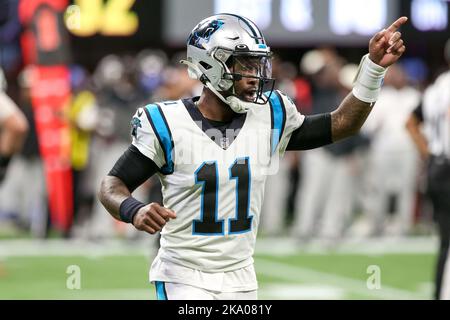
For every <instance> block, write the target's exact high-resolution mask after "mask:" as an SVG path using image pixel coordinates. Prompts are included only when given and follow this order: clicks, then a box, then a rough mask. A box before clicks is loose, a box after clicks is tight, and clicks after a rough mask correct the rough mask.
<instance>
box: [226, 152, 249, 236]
mask: <svg viewBox="0 0 450 320" xmlns="http://www.w3.org/2000/svg"><path fill="white" fill-rule="evenodd" d="M228 173H229V176H230V180H231V179H234V180H236V209H235V212H236V215H235V218H233V219H229V220H228V233H229V234H238V233H245V232H249V231H251V230H252V221H253V216H251V215H250V199H251V196H250V194H251V189H252V188H251V186H252V178H251V177H252V174H251V169H250V158H249V157H244V158H237V159H236V160H235V161H234V162H233V164H232V165H231V166H230V168H228Z"/></svg>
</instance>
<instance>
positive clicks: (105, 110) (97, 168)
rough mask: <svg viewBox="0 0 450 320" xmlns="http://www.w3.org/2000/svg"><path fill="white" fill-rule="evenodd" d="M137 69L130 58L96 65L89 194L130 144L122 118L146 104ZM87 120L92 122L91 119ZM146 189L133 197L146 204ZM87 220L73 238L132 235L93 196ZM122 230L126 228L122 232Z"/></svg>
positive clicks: (110, 57)
mask: <svg viewBox="0 0 450 320" xmlns="http://www.w3.org/2000/svg"><path fill="white" fill-rule="evenodd" d="M135 70H136V66H135V61H134V59H133V58H132V57H131V56H125V57H122V58H121V57H119V56H117V55H108V56H106V57H104V58H103V59H102V60H101V61H100V62H99V64H98V66H97V68H96V70H95V71H94V74H93V80H94V93H95V96H96V105H97V108H98V109H97V111H96V112H94V113H93V115H92V116H94V114H95V121H94V123H95V124H94V125H93V126H92V127H93V128H94V132H95V135H94V136H93V138H92V144H91V157H90V159H91V161H90V163H89V168H88V172H87V174H86V176H87V177H88V179H89V180H88V181H85V182H84V183H86V185H87V186H88V187H87V188H88V192H90V193H91V194H92V195H94V194H95V191H94V190H96V189H97V188H98V186H99V185H100V182H101V179H102V177H103V176H104V175H106V174H107V173H108V171H109V170H110V169H111V168H112V166H113V165H114V161H115V159H117V158H119V157H120V155H121V154H122V152H123V150H125V149H126V147H127V146H128V144H129V141H130V124H129V123H128V122H126V121H123V119H131V117H132V115H133V114H134V112H135V111H136V109H137V108H138V107H140V106H143V105H145V104H146V103H147V101H148V92H146V91H144V90H143V89H142V87H141V86H139V85H138V84H137V78H136V77H135V74H134V72H135ZM90 121H93V120H92V119H91V120H90ZM145 194H146V193H145V190H143V189H142V188H140V189H137V190H136V191H135V197H136V198H138V199H141V200H144V201H145ZM91 215H92V216H91V218H90V219H89V221H86V222H85V223H84V226H83V227H81V228H80V229H79V230H77V232H75V236H78V237H88V238H91V239H102V238H105V237H111V236H114V235H117V234H123V233H125V234H126V235H127V234H130V235H132V234H133V233H135V230H134V228H132V227H131V228H128V227H129V226H126V225H125V224H121V223H116V222H115V221H114V220H111V219H109V217H108V215H105V209H104V208H103V206H102V205H101V204H100V202H99V201H98V200H97V197H94V202H93V206H92V213H91ZM124 228H125V229H124Z"/></svg>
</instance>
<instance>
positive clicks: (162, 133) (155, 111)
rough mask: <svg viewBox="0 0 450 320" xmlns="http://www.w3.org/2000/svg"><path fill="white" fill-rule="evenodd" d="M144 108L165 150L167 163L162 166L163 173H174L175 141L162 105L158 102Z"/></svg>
mask: <svg viewBox="0 0 450 320" xmlns="http://www.w3.org/2000/svg"><path fill="white" fill-rule="evenodd" d="M144 110H145V114H146V115H147V118H148V121H149V122H150V125H151V126H152V128H153V131H154V132H155V135H156V137H157V138H158V141H159V144H160V145H161V148H162V150H163V152H164V159H165V160H166V164H165V165H163V166H162V167H161V168H160V172H161V173H162V174H172V173H173V170H174V163H173V158H172V155H173V154H174V153H173V151H174V143H173V139H172V132H171V131H170V128H169V125H168V124H167V120H166V117H165V116H164V113H163V111H162V110H161V107H160V106H159V105H157V104H149V105H147V106H146V107H145V108H144Z"/></svg>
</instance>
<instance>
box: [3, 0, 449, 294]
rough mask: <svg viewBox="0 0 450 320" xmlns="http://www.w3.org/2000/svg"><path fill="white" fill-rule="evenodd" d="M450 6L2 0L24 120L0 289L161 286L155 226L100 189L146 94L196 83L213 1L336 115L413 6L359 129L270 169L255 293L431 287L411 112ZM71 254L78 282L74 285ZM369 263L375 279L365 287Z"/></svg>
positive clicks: (9, 62)
mask: <svg viewBox="0 0 450 320" xmlns="http://www.w3.org/2000/svg"><path fill="white" fill-rule="evenodd" d="M449 11H450V1H448V0H447V1H446V0H389V1H388V0H365V1H358V0H314V1H313V0H246V1H238V0H214V1H213V0H190V1H185V0H165V1H163V0H152V1H144V0H89V1H88V0H74V1H67V0H0V66H1V69H2V70H3V71H2V73H3V74H4V76H3V77H2V78H4V81H3V80H2V81H0V83H2V89H0V90H2V91H3V92H4V93H5V94H6V95H7V96H8V97H9V98H10V99H11V100H12V101H14V102H15V104H16V105H17V106H18V108H19V109H20V110H21V111H22V113H23V114H24V116H25V118H26V120H27V124H28V130H27V132H26V134H25V135H24V142H23V146H22V147H21V148H20V151H18V152H17V153H16V154H15V155H14V156H13V157H12V159H11V162H10V163H9V166H8V170H7V172H6V175H5V177H4V179H3V181H2V182H1V183H0V299H16V298H18V299H20V298H22V299H91V298H95V299H152V298H154V296H155V295H154V290H153V288H152V286H151V285H149V284H148V283H147V282H146V280H147V272H148V268H149V265H150V262H151V260H152V258H153V256H154V255H155V252H156V250H157V248H158V236H157V235H156V236H150V235H147V234H144V233H139V232H137V231H136V230H134V228H133V227H132V226H130V225H125V224H123V223H120V222H117V221H115V220H113V219H112V218H111V217H110V215H109V214H108V213H107V212H106V211H105V209H104V208H103V207H102V206H101V204H100V203H99V201H98V200H97V198H96V192H97V190H98V187H99V183H100V181H101V179H102V177H103V176H104V175H105V174H107V173H108V171H109V170H110V169H111V168H112V166H113V164H114V163H115V161H116V159H118V157H119V156H120V155H121V154H122V152H123V151H124V150H125V149H126V148H127V146H128V145H129V143H130V141H131V138H130V120H131V118H132V115H133V114H134V112H135V111H136V109H137V108H138V107H141V106H144V105H146V104H148V103H150V102H154V101H161V100H173V99H179V98H186V97H190V96H193V95H199V94H200V92H201V89H202V87H201V86H200V85H199V83H198V82H197V81H194V80H191V79H189V78H188V76H187V72H186V70H185V68H184V67H182V66H181V65H180V64H179V60H180V59H181V58H183V57H184V55H185V51H184V50H185V41H186V39H187V36H188V35H189V33H190V31H191V30H192V29H193V27H194V26H195V25H196V23H198V22H199V21H200V20H202V19H203V18H205V17H207V16H210V15H212V14H214V13H220V12H231V13H236V14H241V15H244V16H246V17H248V18H250V19H251V20H253V21H254V22H255V23H256V24H257V25H258V26H259V27H260V29H261V30H262V32H263V33H264V35H265V37H266V40H267V42H268V44H269V45H270V46H271V48H272V51H273V52H274V53H275V56H274V61H273V73H274V77H275V78H277V84H276V86H277V88H278V89H280V90H282V91H284V92H285V93H287V94H288V95H289V96H290V97H292V99H293V100H294V101H295V102H296V105H297V108H298V110H299V111H300V112H302V113H303V114H315V113H322V112H329V111H332V110H334V109H335V108H336V107H337V106H338V104H339V102H340V101H341V100H342V98H343V97H344V96H345V95H346V94H347V93H348V92H350V91H351V86H352V80H353V77H354V75H355V73H356V69H357V66H358V64H359V61H360V59H361V57H362V56H363V55H364V54H365V53H367V50H368V49H367V47H368V41H369V39H370V37H371V36H372V35H373V34H374V33H376V32H377V31H379V30H381V29H382V28H384V27H386V26H388V25H389V24H390V23H391V22H393V21H394V20H395V19H396V18H397V17H399V16H402V15H406V16H408V17H409V19H410V20H409V22H408V23H407V24H406V25H405V26H404V27H402V30H401V32H402V35H403V39H404V41H405V43H406V46H407V51H406V53H405V54H404V56H403V57H402V58H401V61H400V62H399V63H397V64H396V65H395V66H393V67H391V68H390V69H389V71H388V73H387V76H386V79H385V83H384V87H383V89H382V91H381V94H380V98H379V101H378V102H377V105H376V107H375V109H374V111H373V112H372V114H371V115H370V116H369V119H368V121H367V122H366V124H365V125H364V127H363V129H362V131H361V132H360V134H359V135H357V136H355V137H354V138H351V139H347V140H345V141H343V142H340V143H338V144H334V145H331V146H327V147H324V148H319V149H316V150H312V151H307V152H289V153H287V155H286V156H285V158H284V159H283V160H282V163H281V168H280V171H279V173H278V174H277V175H274V176H270V177H269V178H268V181H267V186H266V198H265V203H264V208H263V212H262V218H261V220H262V221H261V225H260V229H259V234H258V237H259V240H258V241H259V242H257V247H256V258H255V261H256V270H257V273H258V276H259V279H260V294H259V296H260V298H262V299H430V298H432V291H433V277H434V264H435V260H436V255H437V250H438V240H437V236H436V232H435V227H434V223H433V218H432V216H433V213H432V210H431V208H430V206H429V204H428V203H427V199H426V197H424V192H425V177H424V176H425V171H424V166H425V163H424V162H423V161H422V160H421V159H420V157H419V154H418V152H417V151H416V149H415V147H414V144H413V142H412V140H411V138H410V137H409V135H408V134H407V132H406V129H405V122H406V120H407V118H408V116H409V115H410V113H411V112H412V111H413V110H414V109H415V108H416V107H417V106H418V105H419V104H420V101H421V97H422V94H423V91H424V90H425V88H426V87H427V86H428V85H429V84H430V83H432V82H433V81H434V80H435V79H436V77H437V76H438V75H440V74H441V73H442V72H443V71H446V70H448V64H446V61H445V59H444V54H443V52H444V46H445V42H446V40H447V39H448V38H449V37H450V26H449ZM449 90H450V88H449ZM2 107H3V106H2V105H0V108H2ZM18 143H19V142H18ZM20 143H21V142H20ZM159 188H160V186H159V181H158V180H157V179H153V178H152V179H150V180H149V181H147V182H146V183H145V184H144V185H143V186H141V187H140V188H139V189H138V190H136V191H135V193H134V196H135V197H136V198H138V199H140V200H141V201H145V202H151V201H161V195H160V192H159ZM72 265H75V266H79V267H80V270H81V288H80V289H76V288H75V289H73V288H69V287H68V286H67V278H68V277H69V276H70V275H71V271H70V270H71V269H70V268H69V266H72ZM374 266H375V267H374ZM376 267H378V268H379V270H380V275H381V287H380V288H373V287H371V286H370V285H368V284H369V282H370V281H372V280H371V279H370V277H371V276H373V270H378V269H376ZM374 268H375V269H374Z"/></svg>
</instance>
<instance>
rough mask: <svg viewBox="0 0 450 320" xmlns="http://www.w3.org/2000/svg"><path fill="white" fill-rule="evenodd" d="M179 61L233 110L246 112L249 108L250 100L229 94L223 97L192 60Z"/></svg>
mask: <svg viewBox="0 0 450 320" xmlns="http://www.w3.org/2000/svg"><path fill="white" fill-rule="evenodd" d="M180 63H182V64H185V65H187V66H188V67H189V68H190V71H191V72H192V73H193V74H194V75H195V77H196V78H197V79H198V80H200V81H201V82H202V83H203V85H205V86H206V87H207V88H208V89H209V90H211V91H212V92H213V93H214V94H215V95H216V96H217V97H218V98H219V99H220V100H222V101H223V102H224V103H226V104H227V105H228V106H229V107H230V108H231V110H233V111H234V112H236V113H246V112H247V111H248V110H249V109H250V107H251V105H252V103H251V102H245V101H242V100H241V99H239V98H238V97H236V96H229V97H228V98H225V97H224V96H223V95H222V94H221V93H220V92H219V91H217V90H216V88H214V87H213V85H212V84H211V81H209V79H208V77H207V76H206V75H205V74H204V73H203V72H202V71H201V70H200V68H199V67H198V66H196V65H195V64H193V63H192V62H190V61H187V60H180Z"/></svg>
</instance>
